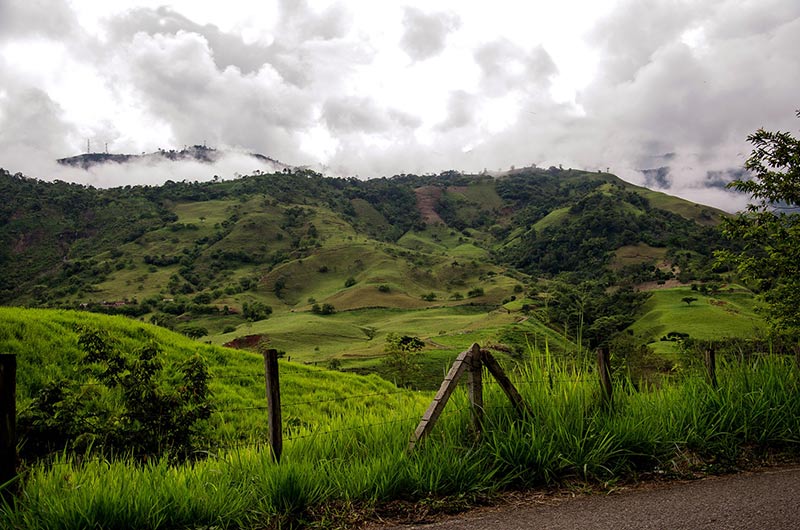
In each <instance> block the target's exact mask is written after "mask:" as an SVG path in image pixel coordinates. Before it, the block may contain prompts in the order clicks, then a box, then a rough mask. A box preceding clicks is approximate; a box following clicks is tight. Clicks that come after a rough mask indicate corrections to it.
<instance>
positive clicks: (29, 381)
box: [0, 308, 426, 443]
mask: <svg viewBox="0 0 800 530" xmlns="http://www.w3.org/2000/svg"><path fill="white" fill-rule="evenodd" d="M75 324H81V325H85V326H90V327H93V328H99V329H103V330H106V331H108V332H109V333H110V334H111V336H113V337H114V338H115V339H116V340H117V341H118V342H119V343H120V345H121V349H122V350H123V351H133V350H135V349H137V348H138V347H140V346H142V345H143V344H144V343H146V342H148V341H155V342H156V343H158V344H159V345H160V346H161V348H162V350H163V352H164V358H165V361H166V363H167V365H177V364H178V363H180V362H181V361H182V360H184V359H186V358H188V357H190V356H192V355H194V354H199V355H201V356H202V357H203V358H204V359H205V360H206V362H207V363H208V365H209V368H210V370H211V373H212V377H213V379H212V384H211V390H212V392H213V393H214V402H215V405H216V407H217V409H218V410H219V411H220V412H218V413H217V414H215V415H214V416H213V417H212V420H211V432H212V433H213V440H214V443H223V442H225V443H227V442H228V441H231V440H252V439H261V440H263V439H265V438H266V432H267V423H266V421H267V418H266V414H264V413H261V414H255V415H252V417H245V416H244V415H242V414H241V413H234V412H225V411H226V410H228V409H247V408H250V409H253V408H261V407H263V406H264V405H265V394H264V392H265V387H264V365H263V359H262V357H261V356H260V355H257V354H254V353H251V352H247V351H242V350H233V349H228V348H222V347H219V346H212V345H209V344H203V343H200V342H197V341H193V340H191V339H188V338H186V337H184V336H182V335H179V334H177V333H173V332H170V331H168V330H165V329H162V328H158V327H156V326H152V325H149V324H143V323H140V322H137V321H135V320H131V319H127V318H123V317H109V316H105V315H98V314H95V313H86V312H78V311H56V310H45V309H21V308H14V309H10V308H0V351H2V352H3V353H7V354H16V355H17V359H18V361H17V363H18V369H17V396H18V402H19V407H20V408H22V407H25V406H26V405H27V403H29V401H30V399H31V397H32V396H33V395H35V393H36V392H38V390H39V389H41V388H42V387H43V386H44V384H45V383H47V382H49V381H51V380H58V379H60V378H62V377H66V378H78V379H80V378H81V377H83V376H82V375H81V374H80V373H79V372H77V371H76V366H77V364H78V359H79V357H80V356H81V355H82V353H81V351H80V348H79V347H78V333H77V332H76V331H75V329H74V326H75ZM281 377H282V383H281V386H282V392H283V397H284V401H285V403H287V404H290V403H305V402H308V401H309V400H311V401H316V400H319V399H327V400H331V399H339V398H342V397H347V396H352V395H373V396H374V397H372V398H367V399H362V400H361V401H360V402H361V405H362V406H364V407H370V408H371V410H373V411H374V412H375V414H378V415H386V414H388V413H390V412H392V411H394V410H397V408H398V407H403V408H405V407H412V408H413V407H417V408H419V407H422V406H424V401H425V399H426V397H425V396H424V395H420V394H416V393H413V392H409V393H407V394H402V395H396V392H397V388H396V387H395V386H394V385H392V384H391V383H390V382H388V381H386V380H384V379H381V378H380V377H378V376H376V375H371V376H369V377H363V376H357V375H354V374H346V373H338V372H332V371H329V370H324V369H322V368H315V367H312V366H305V365H303V364H300V363H297V362H285V361H282V362H281ZM382 395H391V396H393V397H392V398H391V399H386V398H381V397H379V396H382ZM343 403H344V402H340V401H330V403H329V404H328V405H326V406H325V412H326V413H327V414H330V415H332V416H333V417H336V416H341V415H342V414H343V413H344V412H345V410H347V406H346V405H343ZM343 407H344V408H343ZM286 419H287V421H289V422H291V424H293V425H295V426H297V427H298V428H300V427H303V428H306V429H308V428H315V427H317V426H319V425H320V424H321V421H322V420H324V418H323V417H321V416H320V409H319V407H311V408H309V406H308V405H306V404H303V405H300V404H298V405H293V406H292V407H290V408H289V409H287V412H286ZM322 423H323V424H324V421H323V422H322Z"/></svg>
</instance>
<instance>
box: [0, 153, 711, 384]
mask: <svg viewBox="0 0 800 530" xmlns="http://www.w3.org/2000/svg"><path fill="white" fill-rule="evenodd" d="M75 163H78V162H75ZM118 163H125V161H121V162H118ZM0 193H2V195H3V196H4V197H9V198H10V200H8V201H5V202H4V203H3V204H0V220H2V224H0V265H2V266H3V268H4V271H6V272H5V274H4V275H3V277H2V279H0V303H2V304H3V305H9V306H10V305H26V306H36V307H50V308H65V309H84V310H89V311H94V312H101V313H108V314H123V315H127V316H132V317H136V318H139V319H142V320H145V321H148V322H152V323H156V324H158V325H160V326H162V327H166V328H169V329H172V330H176V331H180V332H182V333H184V334H186V335H188V336H191V337H195V338H200V337H203V340H206V341H208V342H212V343H214V344H225V343H229V342H231V341H233V340H234V339H236V338H237V337H243V336H247V335H258V336H260V337H261V339H262V340H266V341H269V342H270V343H271V344H272V345H274V346H275V347H277V348H280V349H282V350H285V351H286V352H287V355H289V356H293V357H294V358H296V359H298V360H302V361H304V362H317V363H318V362H323V363H326V364H328V363H334V364H335V365H337V366H340V367H342V368H344V369H351V370H356V371H360V372H362V371H378V372H381V368H380V363H379V362H378V360H379V358H380V357H381V356H382V354H383V344H384V340H385V338H386V336H387V335H388V334H389V333H400V334H408V335H418V336H420V337H421V338H422V339H423V340H425V341H426V344H427V346H426V352H427V353H428V355H427V356H426V360H427V361H429V363H428V364H427V365H426V367H425V371H426V372H427V373H428V376H426V377H423V379H425V380H427V381H428V382H427V383H425V386H431V385H435V383H434V382H433V381H434V376H436V374H440V373H441V366H442V364H446V362H447V360H448V359H450V358H451V357H452V355H454V354H455V353H457V352H458V351H459V350H458V348H460V347H461V345H460V342H459V341H456V340H454V339H453V338H455V337H459V335H464V334H466V335H468V336H469V337H471V338H475V340H482V341H486V342H498V343H502V344H506V345H509V344H510V345H511V350H512V351H513V352H515V353H514V354H515V355H521V354H522V353H523V352H524V351H525V344H526V341H537V340H544V339H545V338H546V339H547V342H548V345H549V346H550V347H551V348H553V349H554V351H556V352H566V351H573V350H576V349H577V350H580V349H581V346H576V343H577V342H581V341H586V342H587V344H588V345H589V346H593V345H596V344H597V343H598V341H600V340H604V338H607V337H609V336H611V335H613V334H614V333H616V332H618V331H621V330H622V329H624V328H625V327H627V326H628V325H629V324H630V323H632V322H633V320H634V319H633V318H632V315H633V314H634V313H635V312H636V311H637V310H638V308H639V307H640V306H641V304H642V303H643V302H644V300H645V297H644V296H638V295H635V294H634V293H635V288H636V286H639V285H647V284H648V283H656V282H665V281H668V280H672V279H675V278H677V279H678V280H680V281H684V282H688V281H700V282H703V281H710V280H717V281H719V280H721V277H720V275H719V273H718V272H715V271H713V270H712V269H711V264H712V251H713V250H714V249H716V248H720V247H722V246H723V245H724V244H725V243H724V242H723V241H722V240H721V238H720V235H719V234H718V232H717V230H716V228H715V226H716V224H718V222H719V220H720V218H721V216H722V215H723V214H722V213H721V212H719V211H717V210H714V209H712V208H706V207H701V206H698V205H695V204H692V203H689V202H687V201H684V200H682V199H678V198H675V197H669V196H666V195H663V194H660V193H656V192H652V191H650V190H646V189H644V188H639V187H636V186H632V185H630V184H627V183H625V182H624V181H622V180H620V179H619V178H617V177H616V176H614V175H611V174H608V173H590V172H585V171H578V170H571V169H570V170H560V169H557V168H550V169H547V170H543V169H538V168H524V169H520V170H515V171H512V172H510V173H508V174H505V175H503V176H500V177H492V176H489V175H465V174H461V173H457V172H452V171H451V172H445V173H442V174H440V175H423V176H417V175H398V176H395V177H392V178H380V179H372V180H367V181H362V180H357V179H352V178H351V179H342V178H326V177H323V176H322V175H320V174H317V173H314V172H312V171H309V170H292V169H289V168H286V169H284V170H283V171H282V172H280V173H272V174H255V175H251V176H246V177H242V178H239V179H235V180H230V181H214V182H206V183H197V182H186V181H184V182H167V183H166V184H164V185H163V186H126V187H124V188H111V189H96V188H92V187H85V186H81V185H76V184H67V183H64V182H59V181H56V182H53V183H47V182H43V181H40V180H35V179H30V178H26V177H24V176H22V175H19V174H17V175H12V174H10V173H8V172H6V171H0ZM616 289H622V291H620V294H615V293H616V292H617V291H616ZM626 293H631V294H630V295H629V294H626ZM586 297H591V301H589V299H587V298H586ZM579 299H583V302H580V303H578V300H579ZM551 300H552V302H551ZM576 304H578V305H576ZM598 319H599V320H598ZM465 338H466V337H465ZM455 342H459V345H454V343H455ZM384 375H386V376H387V377H390V375H389V374H384Z"/></svg>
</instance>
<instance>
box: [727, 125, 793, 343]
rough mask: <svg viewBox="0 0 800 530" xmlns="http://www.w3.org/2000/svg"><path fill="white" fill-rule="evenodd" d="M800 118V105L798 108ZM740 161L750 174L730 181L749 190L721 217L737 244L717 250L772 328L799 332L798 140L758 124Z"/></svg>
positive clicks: (738, 187) (732, 185) (749, 137)
mask: <svg viewBox="0 0 800 530" xmlns="http://www.w3.org/2000/svg"><path fill="white" fill-rule="evenodd" d="M797 117H798V118H800V111H797ZM747 140H748V141H749V142H750V143H751V144H753V146H754V148H753V151H752V153H751V155H750V158H748V159H747V162H746V163H745V166H744V167H745V169H747V170H748V171H749V172H750V177H751V178H749V179H746V180H736V181H734V182H731V183H730V185H729V187H731V188H733V189H736V190H738V191H742V192H745V193H748V194H750V196H751V198H752V199H753V202H752V203H751V204H749V205H748V207H747V210H746V211H745V212H742V213H740V214H739V215H737V216H736V217H732V218H729V219H726V221H725V225H724V227H723V230H724V233H725V235H726V236H727V237H728V238H730V239H732V240H735V241H738V242H739V243H740V244H741V245H742V249H741V251H740V252H738V253H734V252H721V253H719V258H720V259H721V260H722V261H726V262H729V263H732V264H733V265H734V266H735V267H736V270H737V272H738V273H739V275H740V276H741V278H742V279H743V280H744V281H745V282H747V283H748V284H749V285H750V286H751V287H753V288H754V289H755V290H756V291H757V292H758V294H759V297H760V299H761V300H762V301H763V302H764V306H763V312H764V315H765V317H766V318H767V320H768V321H769V323H770V324H771V326H772V327H773V329H774V330H775V331H777V332H779V333H781V334H788V335H790V336H791V337H793V338H795V339H798V338H800V140H798V139H797V138H795V137H793V136H792V135H791V134H789V133H788V132H780V131H779V132H770V131H765V130H764V129H759V130H758V131H756V132H755V133H753V134H751V135H750V136H748V137H747Z"/></svg>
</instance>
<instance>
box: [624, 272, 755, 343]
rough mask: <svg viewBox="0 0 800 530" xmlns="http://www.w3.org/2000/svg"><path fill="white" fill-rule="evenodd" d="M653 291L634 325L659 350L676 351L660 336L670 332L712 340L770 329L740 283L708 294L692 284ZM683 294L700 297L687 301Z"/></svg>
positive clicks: (747, 334) (750, 335) (646, 340)
mask: <svg viewBox="0 0 800 530" xmlns="http://www.w3.org/2000/svg"><path fill="white" fill-rule="evenodd" d="M651 295H652V296H651V297H650V299H649V300H648V301H647V302H646V303H645V305H644V307H643V308H642V310H641V313H640V315H639V317H638V319H637V320H636V322H635V323H634V324H633V325H632V326H631V328H630V329H631V330H632V331H633V332H634V333H635V334H636V336H638V337H641V338H642V339H643V340H644V341H645V342H647V343H649V345H650V347H652V348H653V349H654V350H655V351H656V353H662V354H665V355H669V354H672V353H674V352H675V346H676V344H675V343H674V342H669V341H662V340H660V339H661V338H662V337H664V336H665V335H667V334H668V333H670V332H678V333H687V334H688V335H689V336H690V337H692V338H696V339H702V340H712V339H723V338H744V339H747V338H754V337H758V336H761V335H763V333H764V332H765V331H766V327H765V324H764V321H763V319H762V318H761V317H760V316H759V315H758V314H757V313H756V312H755V300H754V298H753V295H752V293H750V292H749V291H746V290H744V289H742V288H740V287H738V286H730V287H725V288H723V289H721V290H720V291H719V292H717V293H715V294H706V295H704V294H701V293H699V292H698V291H694V290H692V289H690V288H689V287H678V288H673V289H656V290H654V291H651ZM683 298H696V299H697V300H696V301H693V302H691V303H690V304H687V303H686V302H684V301H682V299H683Z"/></svg>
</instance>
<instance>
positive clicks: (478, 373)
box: [467, 346, 483, 438]
mask: <svg viewBox="0 0 800 530" xmlns="http://www.w3.org/2000/svg"><path fill="white" fill-rule="evenodd" d="M482 358H483V355H482V354H481V350H480V348H475V347H474V346H473V349H472V355H471V356H470V360H469V363H470V364H469V379H468V380H467V381H468V383H469V403H470V405H471V408H472V430H473V433H474V435H475V438H479V437H480V435H481V430H482V424H483V359H482Z"/></svg>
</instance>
